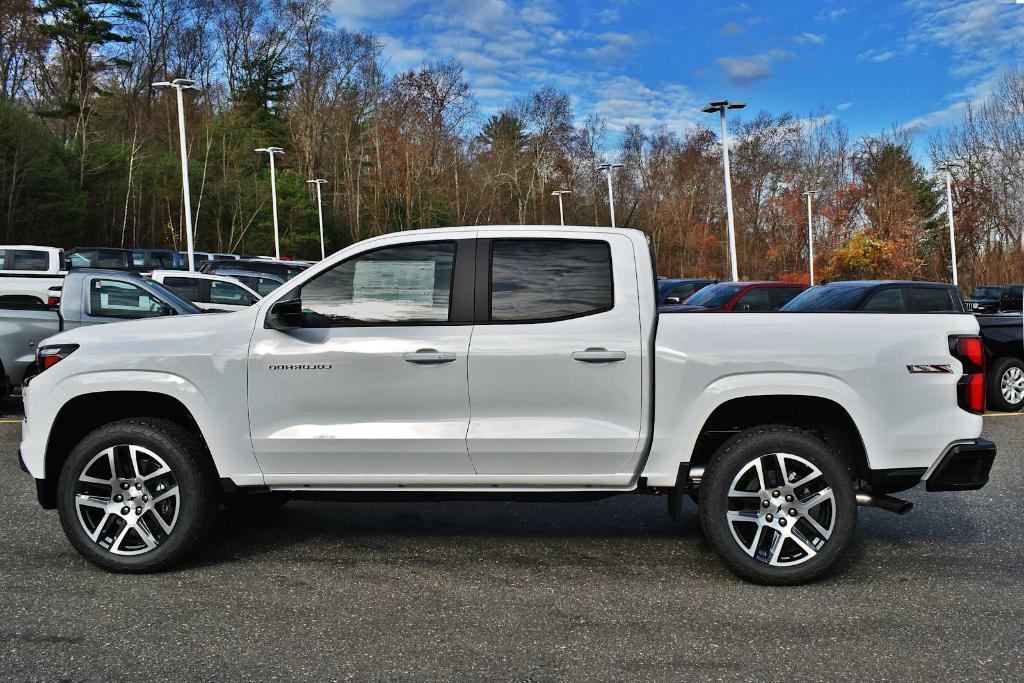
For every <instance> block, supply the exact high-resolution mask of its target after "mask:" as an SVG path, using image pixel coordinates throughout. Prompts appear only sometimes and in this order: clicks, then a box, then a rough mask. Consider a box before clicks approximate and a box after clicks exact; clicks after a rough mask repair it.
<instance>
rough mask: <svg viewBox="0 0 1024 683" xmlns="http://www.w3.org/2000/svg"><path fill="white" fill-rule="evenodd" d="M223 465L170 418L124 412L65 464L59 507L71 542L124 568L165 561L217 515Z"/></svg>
mask: <svg viewBox="0 0 1024 683" xmlns="http://www.w3.org/2000/svg"><path fill="white" fill-rule="evenodd" d="M218 499H219V491H218V486H217V478H216V473H215V471H214V469H213V465H212V463H211V462H210V461H209V458H208V457H207V456H206V453H205V452H204V449H203V447H202V445H201V444H200V443H199V441H198V440H197V439H196V438H195V437H194V436H193V435H192V434H191V433H189V432H188V431H186V430H185V429H183V428H181V427H180V426H179V425H177V424H175V423H173V422H169V421H167V420H160V419H156V418H138V419H127V420H118V421H117V422H112V423H110V424H107V425H104V426H103V427H100V428H98V429H96V430H95V431H93V432H92V433H90V434H89V435H88V436H86V437H85V438H84V439H82V441H80V442H79V443H78V445H77V446H75V448H74V449H73V450H72V451H71V453H70V455H69V456H68V459H67V461H66V462H65V463H64V466H63V468H62V469H61V474H60V480H59V482H58V493H57V508H58V512H59V514H60V521H61V525H62V526H63V527H64V532H65V534H67V537H68V539H69V540H70V541H71V544H72V545H73V546H74V547H75V549H76V550H78V552H79V553H81V554H82V555H83V556H84V557H85V558H86V559H87V560H89V561H90V562H93V563H94V564H97V565H99V566H100V567H103V568H104V569H109V570H111V571H117V572H154V571H160V570H163V569H166V568H168V567H170V566H172V565H174V564H176V563H178V562H180V561H181V560H183V559H184V558H185V557H186V556H187V555H188V554H189V553H191V552H192V551H193V550H195V549H196V547H198V546H199V545H200V543H201V542H202V541H203V540H204V539H205V538H206V536H207V534H208V533H209V532H210V529H211V527H212V525H213V522H214V521H215V518H216V513H217V505H218Z"/></svg>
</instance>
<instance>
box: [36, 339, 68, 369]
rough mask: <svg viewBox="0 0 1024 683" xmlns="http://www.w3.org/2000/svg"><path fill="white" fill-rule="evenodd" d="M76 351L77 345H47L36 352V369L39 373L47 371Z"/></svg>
mask: <svg viewBox="0 0 1024 683" xmlns="http://www.w3.org/2000/svg"><path fill="white" fill-rule="evenodd" d="M77 349H78V344H48V345H46V346H40V347H39V348H38V349H37V350H36V367H37V368H39V372H42V371H43V370H49V369H50V368H52V367H53V366H54V365H56V364H57V363H59V362H61V361H62V360H64V359H65V358H67V357H68V356H70V355H71V354H72V353H74V352H75V351H76V350H77Z"/></svg>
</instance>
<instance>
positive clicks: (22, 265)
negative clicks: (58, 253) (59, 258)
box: [7, 249, 50, 271]
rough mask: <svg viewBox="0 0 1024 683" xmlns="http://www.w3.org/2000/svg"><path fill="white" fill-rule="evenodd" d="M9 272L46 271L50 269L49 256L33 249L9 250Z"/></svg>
mask: <svg viewBox="0 0 1024 683" xmlns="http://www.w3.org/2000/svg"><path fill="white" fill-rule="evenodd" d="M9 254H10V264H9V265H8V266H7V268H8V269H9V270H44V271H45V270H47V269H48V268H49V267H50V255H49V254H48V253H47V252H45V251H38V250H35V249H11V250H10V252H9Z"/></svg>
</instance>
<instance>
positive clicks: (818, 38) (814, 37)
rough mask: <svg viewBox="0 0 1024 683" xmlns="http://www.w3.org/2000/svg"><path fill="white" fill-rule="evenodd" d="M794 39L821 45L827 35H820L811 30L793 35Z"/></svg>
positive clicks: (799, 41)
mask: <svg viewBox="0 0 1024 683" xmlns="http://www.w3.org/2000/svg"><path fill="white" fill-rule="evenodd" d="M793 40H795V41H796V42H798V43H811V44H812V45H821V44H822V43H824V42H825V36H822V35H818V34H817V33H811V32H810V31H804V32H803V33H801V34H800V35H798V36H793Z"/></svg>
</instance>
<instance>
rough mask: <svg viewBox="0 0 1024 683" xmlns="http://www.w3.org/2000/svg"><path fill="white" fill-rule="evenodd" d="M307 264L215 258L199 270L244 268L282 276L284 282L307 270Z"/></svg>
mask: <svg viewBox="0 0 1024 683" xmlns="http://www.w3.org/2000/svg"><path fill="white" fill-rule="evenodd" d="M308 268H309V266H308V265H306V264H304V263H296V262H294V261H267V260H265V259H254V260H252V261H245V262H241V261H238V260H224V259H217V260H213V261H209V262H207V263H205V264H203V267H202V268H200V270H201V271H202V272H204V273H211V274H214V275H216V274H219V273H221V272H222V271H224V270H246V271H249V272H253V273H270V274H271V275H277V276H278V277H281V278H283V279H284V280H285V281H286V282H287V281H288V280H291V279H292V278H293V277H295V276H296V275H298V274H299V273H301V272H303V271H304V270H307V269H308Z"/></svg>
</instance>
